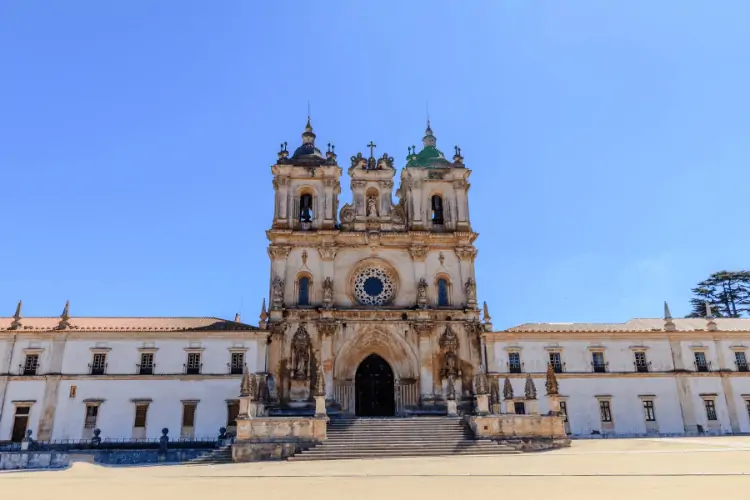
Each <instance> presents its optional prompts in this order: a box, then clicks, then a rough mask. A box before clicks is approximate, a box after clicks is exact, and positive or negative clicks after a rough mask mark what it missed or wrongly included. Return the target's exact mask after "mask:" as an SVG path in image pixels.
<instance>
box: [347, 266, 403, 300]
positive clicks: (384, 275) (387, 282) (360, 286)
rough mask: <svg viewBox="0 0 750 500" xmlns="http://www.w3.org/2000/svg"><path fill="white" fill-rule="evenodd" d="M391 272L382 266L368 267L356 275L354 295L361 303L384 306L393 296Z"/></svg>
mask: <svg viewBox="0 0 750 500" xmlns="http://www.w3.org/2000/svg"><path fill="white" fill-rule="evenodd" d="M393 292H394V286H393V277H392V276H391V273H389V272H388V271H386V270H385V269H382V268H380V267H367V268H364V269H362V270H361V271H359V272H358V273H357V274H356V275H355V276H354V295H355V296H356V297H357V300H358V301H359V303H360V304H363V305H368V306H382V305H383V304H386V303H387V302H388V301H389V300H391V299H392V298H393Z"/></svg>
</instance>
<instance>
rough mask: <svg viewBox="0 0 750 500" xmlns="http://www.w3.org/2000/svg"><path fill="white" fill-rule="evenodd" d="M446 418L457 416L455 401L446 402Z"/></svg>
mask: <svg viewBox="0 0 750 500" xmlns="http://www.w3.org/2000/svg"><path fill="white" fill-rule="evenodd" d="M448 416H449V417H455V416H458V405H457V404H456V400H455V399H449V400H448Z"/></svg>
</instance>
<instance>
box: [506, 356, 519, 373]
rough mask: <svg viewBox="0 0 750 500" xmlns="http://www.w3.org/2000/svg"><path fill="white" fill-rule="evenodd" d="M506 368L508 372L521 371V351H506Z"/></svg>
mask: <svg viewBox="0 0 750 500" xmlns="http://www.w3.org/2000/svg"><path fill="white" fill-rule="evenodd" d="M508 368H509V371H510V373H521V353H520V352H509V353H508Z"/></svg>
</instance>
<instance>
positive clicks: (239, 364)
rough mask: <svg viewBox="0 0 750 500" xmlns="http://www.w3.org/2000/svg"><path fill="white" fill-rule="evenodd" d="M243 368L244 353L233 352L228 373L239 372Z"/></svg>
mask: <svg viewBox="0 0 750 500" xmlns="http://www.w3.org/2000/svg"><path fill="white" fill-rule="evenodd" d="M244 368H245V353H244V352H233V353H232V362H231V367H230V373H232V374H235V375H236V374H241V373H242V372H243V371H244Z"/></svg>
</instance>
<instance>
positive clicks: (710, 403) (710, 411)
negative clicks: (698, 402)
mask: <svg viewBox="0 0 750 500" xmlns="http://www.w3.org/2000/svg"><path fill="white" fill-rule="evenodd" d="M703 404H704V405H705V406H706V420H709V421H712V420H718V419H717V418H716V403H715V402H714V400H713V399H704V400H703Z"/></svg>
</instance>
